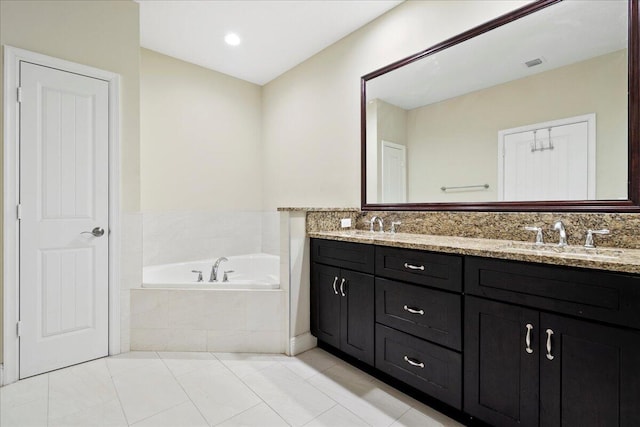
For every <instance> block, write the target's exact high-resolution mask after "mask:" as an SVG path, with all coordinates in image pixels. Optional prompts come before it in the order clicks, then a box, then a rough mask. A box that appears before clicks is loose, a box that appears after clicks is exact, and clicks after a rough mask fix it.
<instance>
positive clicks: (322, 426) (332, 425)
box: [304, 405, 369, 427]
mask: <svg viewBox="0 0 640 427" xmlns="http://www.w3.org/2000/svg"><path fill="white" fill-rule="evenodd" d="M337 426H340V427H368V426H369V424H367V423H366V422H364V420H363V419H362V418H360V417H358V416H357V415H355V414H353V413H351V412H349V411H348V410H347V409H345V408H344V407H343V406H340V405H336V406H334V407H333V408H331V409H329V410H328V411H327V412H325V413H323V414H322V415H320V416H319V417H318V418H315V419H314V420H312V421H311V422H310V423H308V424H305V426H304V427H337Z"/></svg>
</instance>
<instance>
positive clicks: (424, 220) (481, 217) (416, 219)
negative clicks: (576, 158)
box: [307, 209, 640, 249]
mask: <svg viewBox="0 0 640 427" xmlns="http://www.w3.org/2000/svg"><path fill="white" fill-rule="evenodd" d="M373 216H379V217H381V218H382V219H383V220H384V228H385V232H388V231H389V230H390V227H391V222H392V221H399V222H401V225H399V226H398V227H397V231H398V232H401V233H412V234H431V235H437V236H459V237H475V238H483V239H501V240H521V241H531V242H533V241H534V239H535V233H534V232H531V231H526V230H525V229H524V227H525V226H536V227H542V229H543V234H544V241H545V242H548V243H552V242H557V241H558V232H556V231H554V230H553V224H554V223H555V222H556V221H558V220H562V222H563V223H564V225H565V228H566V231H567V240H568V242H569V244H570V245H583V244H584V241H585V236H586V231H587V230H588V229H592V230H599V229H603V228H606V229H608V230H610V232H611V234H609V235H606V236H595V237H594V238H595V242H596V246H603V247H616V248H628V249H640V214H637V213H636V214H626V213H573V212H558V213H553V212H404V211H366V212H363V211H355V212H354V210H353V209H344V210H341V209H336V210H329V211H326V210H323V211H311V210H310V211H308V212H307V232H319V231H338V230H344V229H342V228H341V227H340V220H341V219H342V218H351V221H352V226H351V229H356V230H368V229H369V223H370V220H371V218H372V217H373ZM377 227H378V226H377V225H376V230H378V228H377Z"/></svg>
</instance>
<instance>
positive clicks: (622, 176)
mask: <svg viewBox="0 0 640 427" xmlns="http://www.w3.org/2000/svg"><path fill="white" fill-rule="evenodd" d="M519 94H520V95H519ZM521 94H526V96H524V97H523V96H522V95H521ZM588 113H596V122H597V125H596V141H597V146H596V198H597V199H620V198H623V199H626V198H627V126H626V123H627V54H626V49H625V50H621V51H618V52H613V53H610V54H607V55H602V56H599V57H596V58H592V59H589V60H586V61H582V62H579V63H576V64H572V65H569V66H566V67H562V68H557V69H555V70H550V71H547V72H544V73H539V74H536V75H533V76H531V77H527V78H523V79H519V80H515V81H512V82H509V83H505V84H502V85H498V86H494V87H491V88H487V89H483V90H480V91H477V92H473V93H471V94H468V95H464V96H459V97H456V98H453V99H450V100H447V101H442V102H439V103H436V104H432V105H429V106H426V107H421V108H416V109H414V110H411V111H410V112H409V120H408V133H409V142H408V152H409V153H410V154H409V156H408V157H409V162H408V163H409V165H408V181H409V182H411V183H430V185H411V186H410V188H409V201H413V202H426V201H433V202H435V201H439V202H453V201H487V200H490V201H491V200H498V197H497V188H498V185H497V184H498V137H497V135H498V131H499V130H503V129H510V128H515V127H520V126H526V125H530V124H535V123H541V122H547V121H552V120H557V119H562V118H567V117H574V116H580V115H583V114H588ZM484 183H488V184H489V185H490V188H489V190H487V191H474V192H459V193H456V192H451V193H446V194H445V193H443V192H442V191H440V187H441V186H443V185H445V186H461V185H472V184H484Z"/></svg>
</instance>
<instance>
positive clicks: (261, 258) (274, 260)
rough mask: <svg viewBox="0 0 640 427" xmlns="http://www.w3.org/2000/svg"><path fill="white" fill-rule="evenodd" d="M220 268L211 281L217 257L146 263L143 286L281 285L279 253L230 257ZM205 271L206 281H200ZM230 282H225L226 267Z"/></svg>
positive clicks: (240, 287) (219, 287)
mask: <svg viewBox="0 0 640 427" xmlns="http://www.w3.org/2000/svg"><path fill="white" fill-rule="evenodd" d="M227 259H228V261H223V262H222V263H221V264H220V266H219V268H218V281H217V282H212V283H210V282H209V276H210V274H211V268H212V266H213V263H214V261H215V260H213V259H209V260H203V261H191V262H180V263H175V264H163V265H154V266H149V267H144V269H143V272H142V287H144V288H174V289H175V288H188V289H199V290H201V289H216V290H244V289H278V288H280V257H278V256H276V255H268V254H249V255H237V256H229V257H227ZM193 270H196V271H202V277H203V279H204V281H202V282H198V273H193V272H192V271H193ZM230 270H233V273H228V279H229V281H228V282H223V281H222V278H223V276H224V272H225V271H230Z"/></svg>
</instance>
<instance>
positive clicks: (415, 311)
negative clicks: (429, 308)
mask: <svg viewBox="0 0 640 427" xmlns="http://www.w3.org/2000/svg"><path fill="white" fill-rule="evenodd" d="M404 309H405V311H408V312H409V313H412V314H419V315H421V316H424V310H423V309H421V308H412V307H408V306H406V305H405V306H404Z"/></svg>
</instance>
